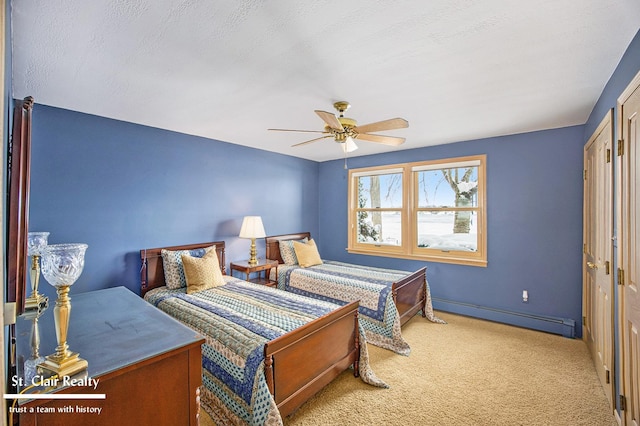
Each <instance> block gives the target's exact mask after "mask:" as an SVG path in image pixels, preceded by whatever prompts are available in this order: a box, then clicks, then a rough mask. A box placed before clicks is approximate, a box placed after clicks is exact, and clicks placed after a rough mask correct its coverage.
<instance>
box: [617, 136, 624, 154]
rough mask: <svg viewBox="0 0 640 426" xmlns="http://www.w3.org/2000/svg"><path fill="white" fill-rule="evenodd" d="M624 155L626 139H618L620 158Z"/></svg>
mask: <svg viewBox="0 0 640 426" xmlns="http://www.w3.org/2000/svg"><path fill="white" fill-rule="evenodd" d="M621 155H624V139H618V156H621Z"/></svg>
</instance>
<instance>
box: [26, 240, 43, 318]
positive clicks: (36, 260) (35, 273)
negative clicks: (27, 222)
mask: <svg viewBox="0 0 640 426" xmlns="http://www.w3.org/2000/svg"><path fill="white" fill-rule="evenodd" d="M48 238H49V233H48V232H29V233H28V234H27V255H28V256H31V270H30V271H29V278H30V279H31V295H30V296H29V297H27V298H26V299H25V303H24V309H25V311H29V310H33V309H35V310H37V311H39V310H41V309H43V308H46V307H47V305H48V304H49V298H48V297H46V296H44V295H42V294H40V293H38V285H39V283H40V257H41V256H42V251H43V250H44V249H45V247H47V239H48Z"/></svg>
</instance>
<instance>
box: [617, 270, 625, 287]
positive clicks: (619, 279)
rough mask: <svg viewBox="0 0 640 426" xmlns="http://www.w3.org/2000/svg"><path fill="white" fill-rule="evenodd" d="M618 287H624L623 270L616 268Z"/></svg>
mask: <svg viewBox="0 0 640 426" xmlns="http://www.w3.org/2000/svg"><path fill="white" fill-rule="evenodd" d="M618 285H624V270H623V269H621V268H618Z"/></svg>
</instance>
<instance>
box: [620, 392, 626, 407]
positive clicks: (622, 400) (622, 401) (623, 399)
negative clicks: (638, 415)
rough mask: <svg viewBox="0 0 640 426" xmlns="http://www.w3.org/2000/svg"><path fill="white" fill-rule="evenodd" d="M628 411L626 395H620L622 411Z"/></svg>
mask: <svg viewBox="0 0 640 426" xmlns="http://www.w3.org/2000/svg"><path fill="white" fill-rule="evenodd" d="M626 409H627V398H625V397H624V395H620V411H625V410H626Z"/></svg>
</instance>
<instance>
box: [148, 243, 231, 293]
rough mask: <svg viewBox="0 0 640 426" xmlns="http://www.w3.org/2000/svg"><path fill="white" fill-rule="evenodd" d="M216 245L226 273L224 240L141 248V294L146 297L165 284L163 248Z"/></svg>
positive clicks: (176, 248) (177, 248) (221, 264)
mask: <svg viewBox="0 0 640 426" xmlns="http://www.w3.org/2000/svg"><path fill="white" fill-rule="evenodd" d="M213 245H215V246H216V254H217V255H218V260H219V261H220V270H221V271H222V273H223V274H225V275H226V273H227V269H226V267H225V266H224V265H225V258H224V241H215V242H212V243H198V244H185V245H182V246H169V247H157V248H150V249H142V250H140V260H142V268H141V269H140V296H142V297H144V295H145V293H146V292H148V291H149V290H151V289H154V288H156V287H161V286H163V285H165V282H164V268H163V267H162V250H163V249H164V250H172V251H174V250H193V249H199V248H205V247H211V246H213Z"/></svg>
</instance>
